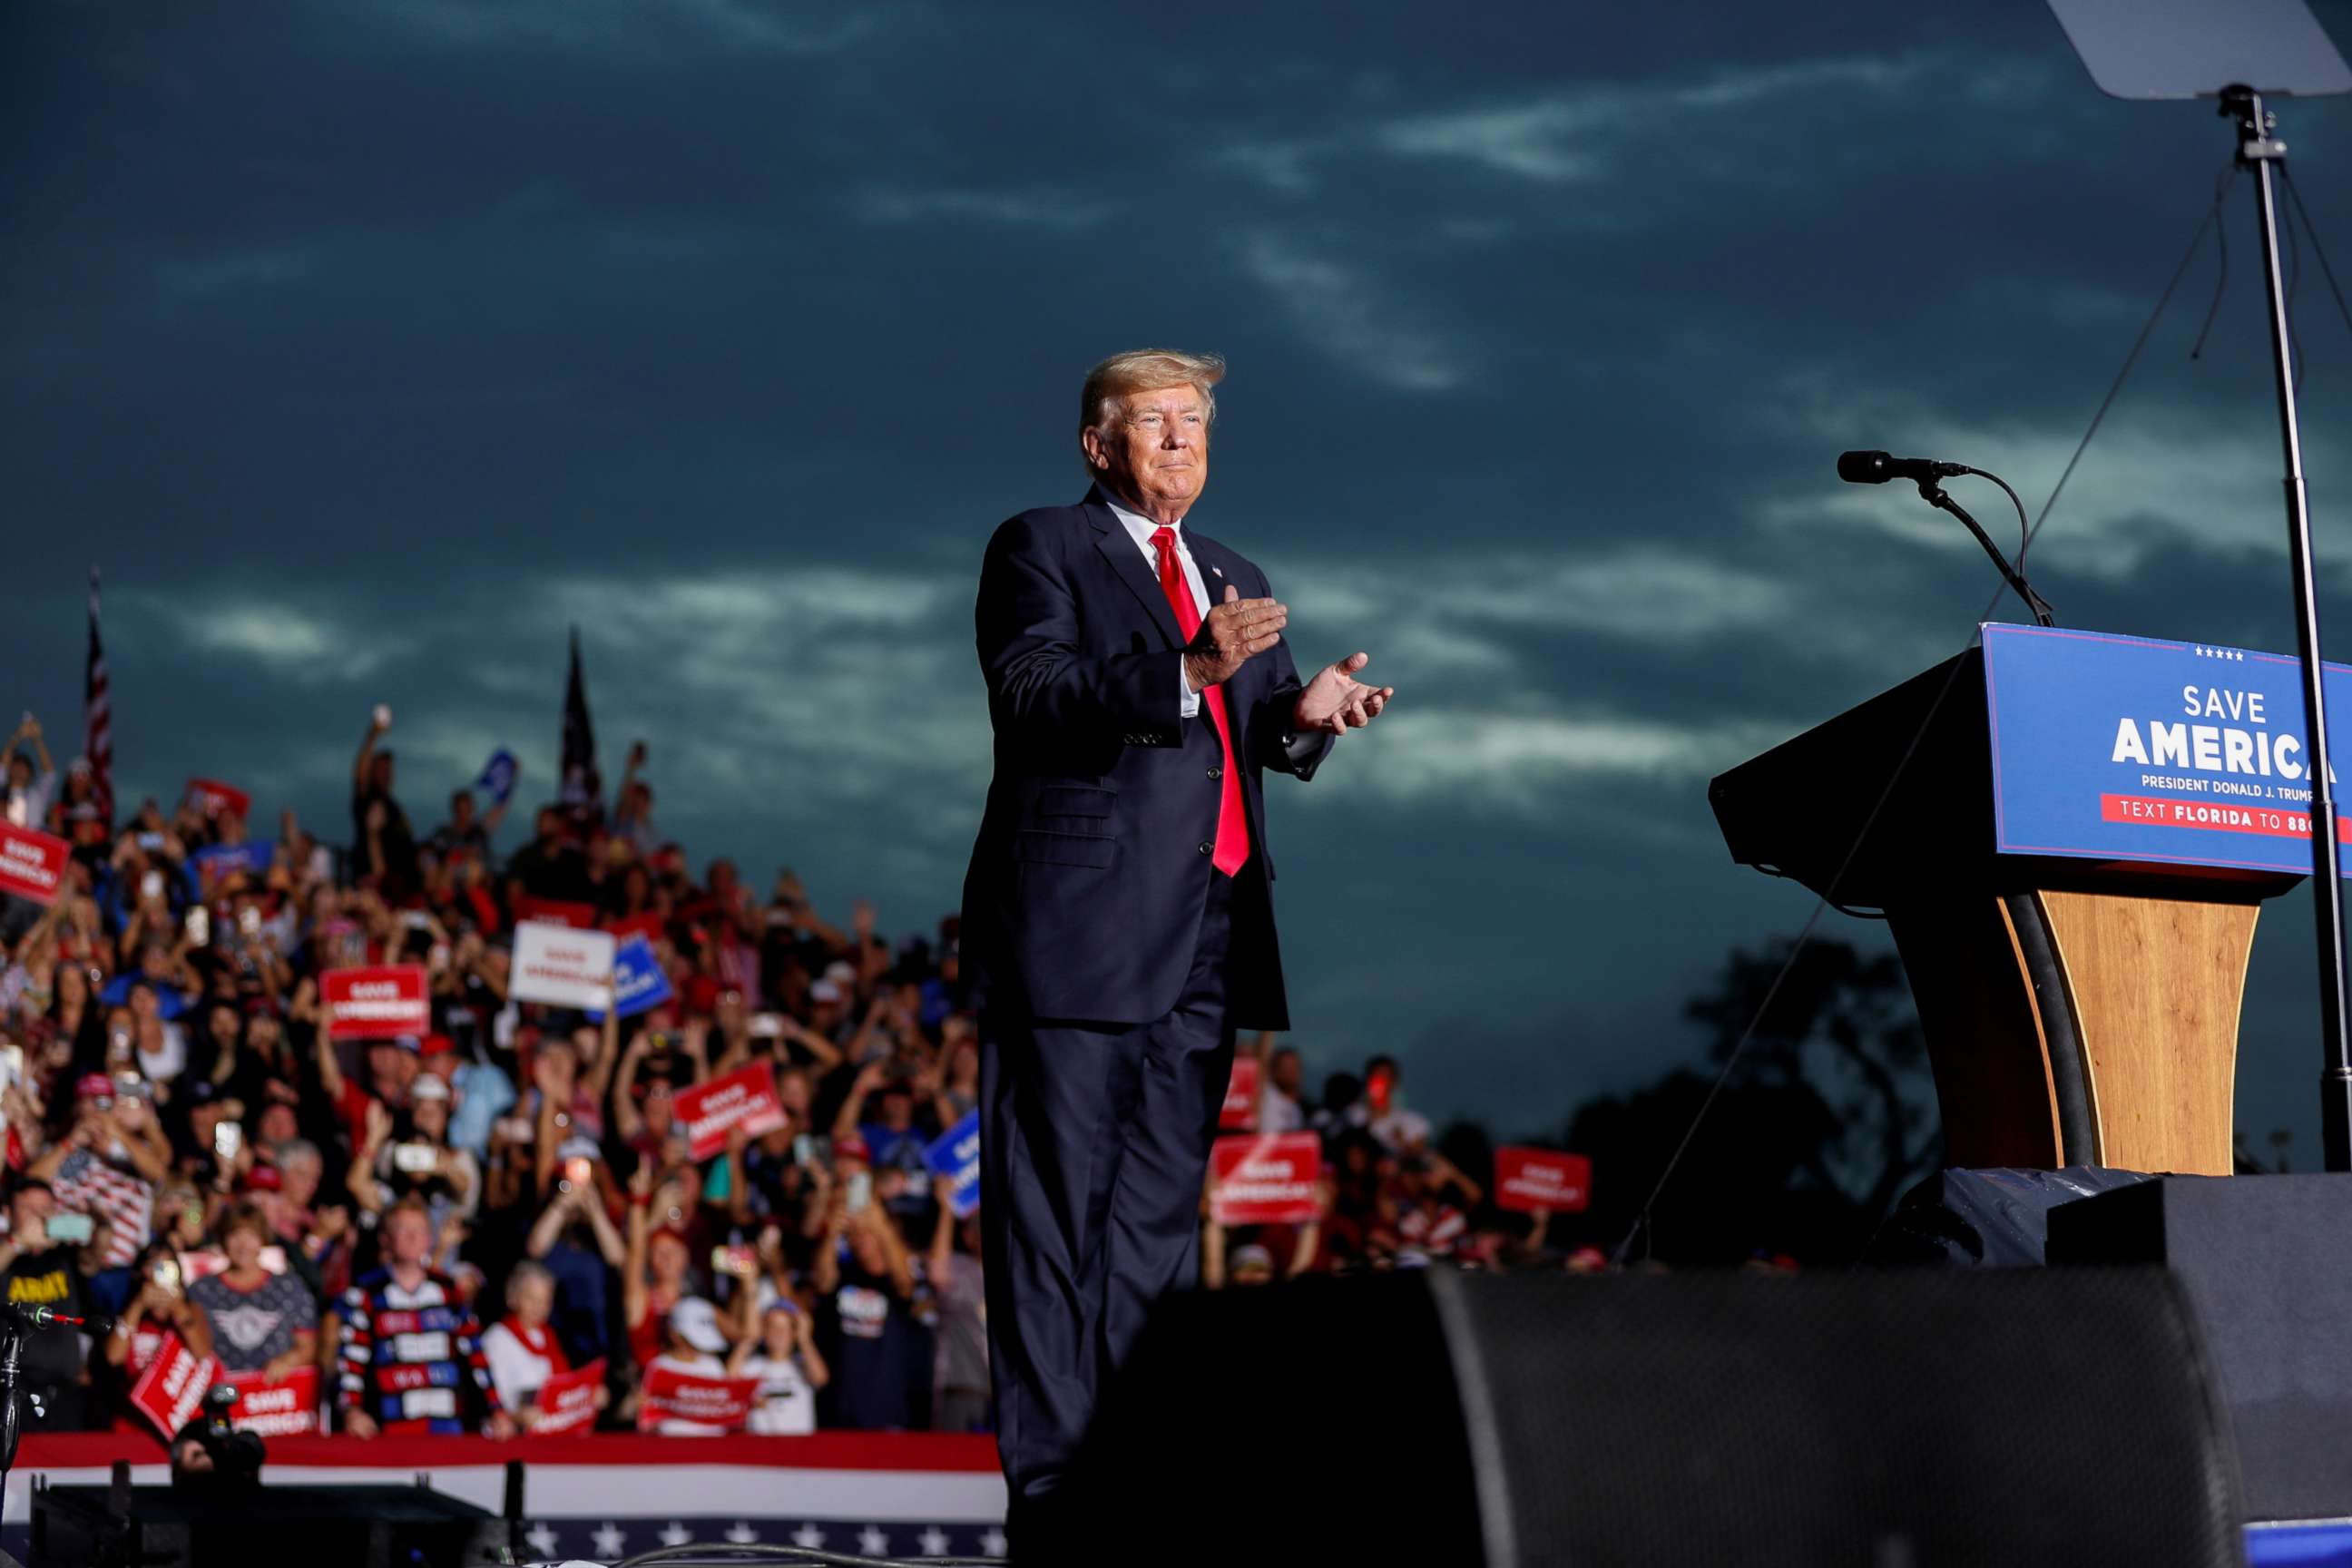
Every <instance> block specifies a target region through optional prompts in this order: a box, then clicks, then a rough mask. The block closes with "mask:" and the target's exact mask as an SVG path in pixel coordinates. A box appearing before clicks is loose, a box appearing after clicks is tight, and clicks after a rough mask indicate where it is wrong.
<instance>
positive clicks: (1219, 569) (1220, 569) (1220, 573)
mask: <svg viewBox="0 0 2352 1568" xmlns="http://www.w3.org/2000/svg"><path fill="white" fill-rule="evenodd" d="M1209 570H1210V571H1212V572H1213V573H1215V574H1217V575H1218V576H1220V577H1222V576H1223V575H1224V574H1225V569H1224V568H1223V567H1222V566H1212V567H1210V568H1209Z"/></svg>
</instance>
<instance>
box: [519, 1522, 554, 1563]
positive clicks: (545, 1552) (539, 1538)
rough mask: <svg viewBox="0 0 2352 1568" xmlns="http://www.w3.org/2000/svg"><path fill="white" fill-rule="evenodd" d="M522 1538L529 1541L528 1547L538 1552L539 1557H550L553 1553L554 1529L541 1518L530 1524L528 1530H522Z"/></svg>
mask: <svg viewBox="0 0 2352 1568" xmlns="http://www.w3.org/2000/svg"><path fill="white" fill-rule="evenodd" d="M522 1538H523V1539H524V1540H525V1541H528V1542H530V1549H531V1550H532V1551H533V1552H538V1553H539V1554H540V1555H541V1557H552V1556H554V1555H555V1531H554V1530H553V1529H551V1527H550V1526H549V1525H548V1522H547V1521H545V1520H543V1519H542V1520H541V1521H539V1522H538V1523H537V1524H534V1525H532V1526H531V1527H530V1529H529V1530H526V1531H523V1532H522Z"/></svg>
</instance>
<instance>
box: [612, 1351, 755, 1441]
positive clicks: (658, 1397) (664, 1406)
mask: <svg viewBox="0 0 2352 1568" xmlns="http://www.w3.org/2000/svg"><path fill="white" fill-rule="evenodd" d="M759 1396H760V1380H759V1379H758V1378H756V1377H697V1376H696V1375H695V1374H694V1373H688V1372H678V1371H676V1370H675V1369H673V1368H670V1367H667V1366H653V1367H647V1368H646V1396H645V1398H644V1400H643V1401H642V1402H640V1403H639V1405H637V1430H638V1431H640V1432H650V1431H652V1430H654V1429H655V1428H656V1427H657V1426H660V1425H661V1423H663V1422H664V1421H692V1422H695V1423H696V1424H698V1425H699V1426H719V1427H724V1428H726V1429H727V1430H728V1431H730V1432H731V1431H733V1430H734V1429H735V1428H736V1427H738V1426H742V1425H743V1419H744V1417H745V1416H747V1415H751V1402H752V1401H753V1400H755V1399H757V1398H759Z"/></svg>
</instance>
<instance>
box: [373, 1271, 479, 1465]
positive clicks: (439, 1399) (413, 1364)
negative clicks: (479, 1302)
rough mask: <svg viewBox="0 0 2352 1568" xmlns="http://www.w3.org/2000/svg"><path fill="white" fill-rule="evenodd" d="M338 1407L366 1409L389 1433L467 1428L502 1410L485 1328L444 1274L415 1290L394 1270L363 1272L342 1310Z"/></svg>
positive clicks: (428, 1275)
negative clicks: (484, 1351) (485, 1347)
mask: <svg viewBox="0 0 2352 1568" xmlns="http://www.w3.org/2000/svg"><path fill="white" fill-rule="evenodd" d="M338 1311H339V1315H340V1317H341V1330H340V1331H341V1340H340V1342H338V1344H337V1346H336V1352H335V1359H336V1363H337V1377H336V1387H335V1404H336V1406H337V1407H338V1408H339V1409H343V1410H363V1411H365V1412H366V1413H367V1414H368V1415H371V1416H373V1418H374V1420H375V1422H376V1424H377V1426H379V1427H380V1428H382V1429H383V1430H384V1431H386V1432H391V1431H396V1430H408V1431H418V1432H434V1433H455V1432H467V1431H470V1430H472V1429H473V1426H474V1425H475V1420H476V1418H477V1417H479V1418H487V1417H488V1415H492V1414H494V1413H496V1412H497V1410H498V1409H499V1393H498V1389H497V1388H496V1387H495V1386H494V1385H493V1384H491V1382H490V1365H489V1363H488V1360H486V1359H485V1358H484V1357H483V1354H482V1333H481V1325H480V1324H479V1322H478V1321H476V1319H475V1317H474V1311H473V1309H472V1308H470V1307H468V1306H467V1305H466V1304H465V1303H464V1302H463V1301H462V1300H459V1299H458V1296H457V1287H456V1286H455V1285H454V1284H453V1283H452V1282H451V1281H450V1279H449V1278H448V1277H447V1276H446V1275H443V1274H436V1273H433V1272H431V1271H429V1270H428V1271H427V1272H426V1274H425V1278H424V1279H423V1280H421V1281H420V1282H419V1283H418V1284H417V1287H416V1289H414V1290H410V1289H404V1288H403V1287H402V1286H401V1284H400V1282H399V1281H398V1280H396V1279H394V1278H393V1277H392V1272H391V1270H389V1269H385V1268H378V1269H376V1270H375V1271H373V1273H370V1274H367V1275H365V1276H363V1277H362V1278H361V1279H359V1280H357V1281H356V1282H354V1283H353V1284H352V1288H351V1289H348V1290H346V1291H344V1292H343V1296H342V1301H341V1305H340V1307H339V1309H338Z"/></svg>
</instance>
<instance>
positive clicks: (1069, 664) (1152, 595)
mask: <svg viewBox="0 0 2352 1568" xmlns="http://www.w3.org/2000/svg"><path fill="white" fill-rule="evenodd" d="M1184 542H1185V543H1186V545H1187V546H1189V547H1190V549H1191V550H1192V559H1193V561H1194V563H1196V564H1198V565H1199V567H1200V569H1201V579H1202V584H1203V585H1204V586H1205V587H1206V588H1207V589H1208V591H1209V597H1210V599H1211V601H1212V602H1215V601H1217V600H1221V599H1223V597H1224V589H1225V585H1226V584H1232V585H1233V586H1234V587H1236V588H1238V589H1240V590H1241V595H1242V597H1243V598H1244V599H1257V598H1268V597H1271V596H1272V590H1271V589H1270V588H1268V587H1267V585H1266V580H1265V573H1263V572H1261V571H1259V570H1258V569H1257V567H1256V566H1255V565H1253V564H1252V563H1250V562H1248V561H1247V560H1245V559H1244V558H1243V557H1242V556H1240V555H1238V554H1236V553H1234V552H1233V551H1231V550H1228V549H1226V548H1225V547H1224V546H1223V545H1222V544H1220V543H1218V542H1216V541H1215V540H1213V539H1211V538H1209V537H1208V536H1207V535H1205V534H1202V533H1200V532H1197V531H1194V530H1192V528H1190V527H1189V526H1188V527H1187V528H1186V529H1185V531H1184ZM976 621H977V626H978V632H979V644H980V668H981V671H982V674H983V675H985V676H986V677H987V679H988V712H989V720H990V722H991V724H992V726H993V727H994V730H995V733H996V744H995V752H996V772H995V777H994V778H993V780H992V782H991V783H990V784H989V787H988V806H987V810H986V812H985V814H984V815H983V816H982V819H981V826H980V838H979V841H978V842H977V843H976V844H974V845H973V847H972V853H971V870H970V871H969V873H968V874H967V875H966V877H965V879H964V896H963V928H962V929H963V949H962V952H963V962H964V965H965V969H966V973H968V974H969V975H970V977H971V981H972V984H973V988H974V991H975V993H976V994H978V996H979V997H980V999H981V1001H982V1005H985V1006H987V1007H989V1008H991V1009H992V1010H996V1011H999V1012H1003V1013H1006V1014H1013V1015H1020V1016H1028V1017H1031V1018H1053V1019H1073V1020H1085V1021H1087V1022H1099V1023H1109V1024H1140V1023H1146V1022H1149V1021H1150V1020H1151V1019H1154V1018H1157V1017H1159V1016H1161V1015H1162V1014H1165V1013H1166V1012H1168V1011H1169V1010H1170V1009H1171V1008H1172V1007H1173V1006H1174V1005H1176V1000H1177V996H1178V994H1179V992H1180V991H1181V989H1182V987H1183V984H1184V978H1185V974H1186V973H1187V971H1188V970H1189V969H1190V968H1191V966H1192V951H1193V946H1194V943H1195V941H1196V940H1197V938H1198V935H1199V931H1200V925H1201V915H1202V910H1203V908H1204V907H1205V906H1206V902H1207V899H1208V885H1209V878H1210V876H1211V875H1212V874H1213V868H1212V866H1211V864H1210V852H1211V850H1212V848H1213V841H1214V839H1215V837H1216V832H1217V801H1218V795H1219V793H1220V791H1221V790H1222V789H1223V776H1222V773H1221V769H1222V767H1223V763H1224V754H1223V749H1222V748H1221V747H1220V745H1219V744H1218V742H1217V732H1216V729H1215V727H1214V725H1213V723H1212V722H1211V721H1210V718H1209V707H1208V703H1207V702H1206V701H1205V700H1203V701H1202V704H1201V710H1200V712H1199V713H1198V714H1197V715H1196V716H1195V717H1194V718H1192V719H1191V720H1189V721H1188V720H1186V719H1183V718H1182V717H1181V697H1180V691H1181V679H1182V676H1181V670H1182V659H1183V649H1184V638H1183V637H1181V635H1180V633H1179V631H1178V629H1177V625H1176V616H1175V613H1174V612H1173V611H1172V610H1171V609H1170V608H1169V605H1168V599H1167V595H1165V594H1164V593H1163V592H1162V591H1161V589H1160V579H1159V577H1158V575H1157V574H1155V573H1154V572H1153V571H1152V569H1151V567H1150V564H1149V563H1147V562H1146V561H1145V559H1144V556H1143V552H1141V551H1140V550H1139V549H1137V548H1136V544H1135V541H1134V539H1133V538H1132V537H1131V536H1130V535H1129V533H1128V531H1127V530H1126V529H1125V528H1124V527H1123V526H1122V525H1121V524H1120V522H1119V521H1118V518H1116V517H1114V516H1112V515H1111V511H1110V509H1109V508H1108V506H1106V505H1105V504H1103V501H1102V499H1101V494H1100V492H1099V491H1097V492H1094V493H1091V494H1089V495H1088V496H1087V499H1086V500H1083V501H1081V502H1080V503H1079V504H1077V505H1076V506H1062V507H1041V508H1039V509H1037V510H1034V511H1024V512H1023V513H1022V514H1021V515H1020V516H1018V517H1016V518H1013V519H1012V520H1011V521H1008V522H1005V523H1004V524H1003V525H1002V526H1001V527H999V528H998V529H997V531H996V533H995V535H994V537H992V539H990V541H989V542H988V554H987V558H986V560H985V562H984V563H982V567H981V575H980V602H979V605H978V609H977V614H976ZM1223 690H1224V694H1225V709H1226V713H1227V715H1228V719H1229V722H1230V723H1231V725H1232V728H1233V731H1234V750H1235V752H1237V753H1238V759H1239V762H1240V764H1241V773H1242V804H1243V806H1244V810H1245V812H1246V814H1247V816H1248V818H1249V830H1250V848H1251V852H1252V854H1253V855H1254V856H1255V857H1256V858H1258V859H1259V860H1260V861H1261V862H1262V866H1263V869H1264V871H1265V876H1264V877H1263V878H1253V877H1250V876H1248V875H1247V873H1246V871H1245V872H1244V876H1243V877H1242V879H1240V887H1241V888H1242V889H1249V890H1250V891H1249V895H1248V897H1247V899H1246V900H1243V901H1244V902H1246V903H1248V904H1250V905H1251V906H1253V907H1250V908H1239V907H1237V908H1236V910H1235V911H1234V967H1233V971H1232V987H1231V994H1230V995H1229V997H1228V1001H1229V1003H1230V1005H1231V1006H1232V1008H1233V1017H1232V1021H1233V1023H1234V1026H1235V1027H1237V1028H1244V1029H1286V1028H1288V1027H1289V1026H1290V1020H1289V1016H1288V1011H1287V1007H1286V1000H1285V997H1284V993H1283V984H1282V960H1281V955H1280V952H1279V951H1278V949H1277V948H1276V942H1275V935H1274V919H1273V909H1272V903H1271V886H1272V882H1273V879H1274V858H1273V856H1272V855H1271V854H1270V853H1268V851H1267V848H1266V841H1265V802H1264V799H1263V797H1262V795H1261V793H1260V789H1259V777H1260V774H1261V773H1262V772H1263V771H1264V770H1265V769H1266V768H1274V769H1277V770H1279V771H1281V772H1284V773H1292V774H1294V775H1296V776H1297V777H1298V778H1301V779H1305V778H1308V777H1311V776H1312V775H1313V773H1314V772H1315V769H1316V767H1317V765H1318V763H1320V762H1321V761H1322V759H1323V756H1324V754H1325V753H1326V752H1328V750H1329V749H1330V742H1331V739H1332V737H1330V736H1328V735H1314V734H1309V735H1300V734H1298V733H1297V732H1296V731H1294V730H1293V728H1292V727H1291V714H1292V710H1293V709H1294V707H1295V706H1296V704H1297V698H1298V691H1299V679H1298V671H1297V666H1296V665H1294V664H1293V663H1292V662H1291V658H1290V649H1289V647H1288V645H1287V644H1286V643H1277V644H1276V645H1275V646H1274V647H1271V648H1269V649H1267V650H1266V651H1265V652H1264V653H1262V654H1259V655H1257V656H1256V657H1255V658H1252V659H1250V660H1249V661H1248V662H1247V663H1245V664H1244V665H1243V666H1242V668H1240V670H1239V671H1238V672H1236V673H1235V674H1234V678H1233V679H1231V680H1228V681H1226V682H1225V683H1224V686H1223Z"/></svg>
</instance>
